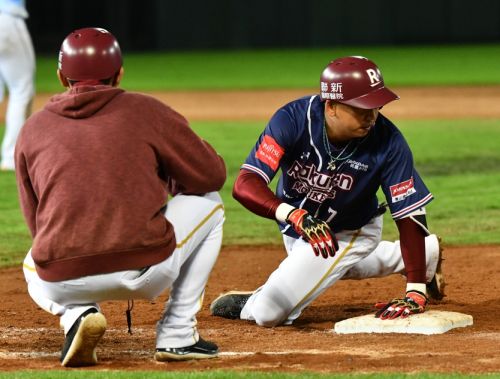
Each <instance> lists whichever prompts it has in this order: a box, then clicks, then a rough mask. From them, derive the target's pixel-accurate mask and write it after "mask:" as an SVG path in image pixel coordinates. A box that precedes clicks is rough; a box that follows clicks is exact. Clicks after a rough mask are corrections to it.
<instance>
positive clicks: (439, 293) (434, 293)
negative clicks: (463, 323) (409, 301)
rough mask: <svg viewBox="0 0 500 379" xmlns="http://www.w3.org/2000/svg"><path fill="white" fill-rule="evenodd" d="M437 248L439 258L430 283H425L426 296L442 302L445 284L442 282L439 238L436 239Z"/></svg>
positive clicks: (441, 250)
mask: <svg viewBox="0 0 500 379" xmlns="http://www.w3.org/2000/svg"><path fill="white" fill-rule="evenodd" d="M437 240H438V246H439V256H438V262H437V266H436V273H435V274H434V276H433V277H432V279H431V281H430V282H429V283H427V295H428V296H429V298H430V299H433V300H438V301H439V300H442V299H443V297H445V296H446V295H445V293H444V288H445V287H446V283H445V281H444V276H443V269H442V267H441V264H442V263H443V248H442V247H441V237H437Z"/></svg>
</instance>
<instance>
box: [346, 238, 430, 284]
mask: <svg viewBox="0 0 500 379" xmlns="http://www.w3.org/2000/svg"><path fill="white" fill-rule="evenodd" d="M425 260H426V266H427V272H426V277H427V282H430V281H431V279H432V277H433V276H434V274H435V273H436V268H437V264H438V260H439V242H438V238H437V236H436V235H435V234H431V235H429V236H427V237H425ZM391 274H402V275H405V265H404V262H403V256H402V255H401V246H400V244H399V241H395V242H389V241H381V242H380V243H379V244H378V246H377V248H376V249H375V250H374V251H373V252H372V253H371V254H370V255H368V256H367V257H366V258H364V259H363V260H361V261H360V262H358V263H357V264H356V265H355V266H353V267H351V268H350V269H349V271H347V272H346V274H345V275H344V277H343V278H342V279H367V278H379V277H383V276H387V275H391Z"/></svg>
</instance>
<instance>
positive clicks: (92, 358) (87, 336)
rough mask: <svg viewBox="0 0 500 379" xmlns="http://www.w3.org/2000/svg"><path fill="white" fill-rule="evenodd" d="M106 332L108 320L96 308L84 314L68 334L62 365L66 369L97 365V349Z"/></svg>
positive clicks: (63, 350) (63, 349) (62, 355)
mask: <svg viewBox="0 0 500 379" xmlns="http://www.w3.org/2000/svg"><path fill="white" fill-rule="evenodd" d="M105 331H106V318H105V317H104V315H103V314H102V313H99V312H98V310H97V309H95V308H91V309H88V310H87V311H85V312H83V313H82V315H81V316H80V317H79V318H78V320H76V321H75V323H74V324H73V326H72V327H71V329H70V330H69V331H68V333H67V334H66V339H65V340H64V345H63V348H62V352H61V364H62V365H63V366H65V367H80V366H92V365H95V364H96V363H97V355H96V352H95V348H96V346H97V343H98V342H99V340H100V339H101V337H102V335H103V334H104V332H105Z"/></svg>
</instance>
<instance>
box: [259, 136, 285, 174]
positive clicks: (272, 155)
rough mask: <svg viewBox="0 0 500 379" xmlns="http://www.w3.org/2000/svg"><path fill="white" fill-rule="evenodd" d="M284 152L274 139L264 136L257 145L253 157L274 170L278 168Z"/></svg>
mask: <svg viewBox="0 0 500 379" xmlns="http://www.w3.org/2000/svg"><path fill="white" fill-rule="evenodd" d="M284 153H285V149H283V148H282V147H281V146H280V145H278V143H277V142H276V140H275V139H274V138H273V137H271V136H264V138H263V139H262V142H261V143H260V145H259V148H258V149H257V151H256V153H255V158H257V159H258V160H259V161H261V162H263V163H265V164H267V165H268V166H269V167H271V168H272V169H273V170H274V171H276V170H277V169H278V166H279V164H280V160H281V157H282V156H283V154H284Z"/></svg>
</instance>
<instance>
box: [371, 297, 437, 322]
mask: <svg viewBox="0 0 500 379" xmlns="http://www.w3.org/2000/svg"><path fill="white" fill-rule="evenodd" d="M427 301H428V300H427V296H425V294H424V293H422V292H420V291H415V290H412V291H407V292H406V297H404V298H403V299H393V300H391V301H390V302H388V303H377V304H375V307H376V308H377V309H378V311H377V313H375V317H378V318H380V319H381V320H392V319H395V318H398V317H401V318H405V317H408V316H409V315H413V314H416V313H423V312H425V306H426V305H427Z"/></svg>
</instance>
